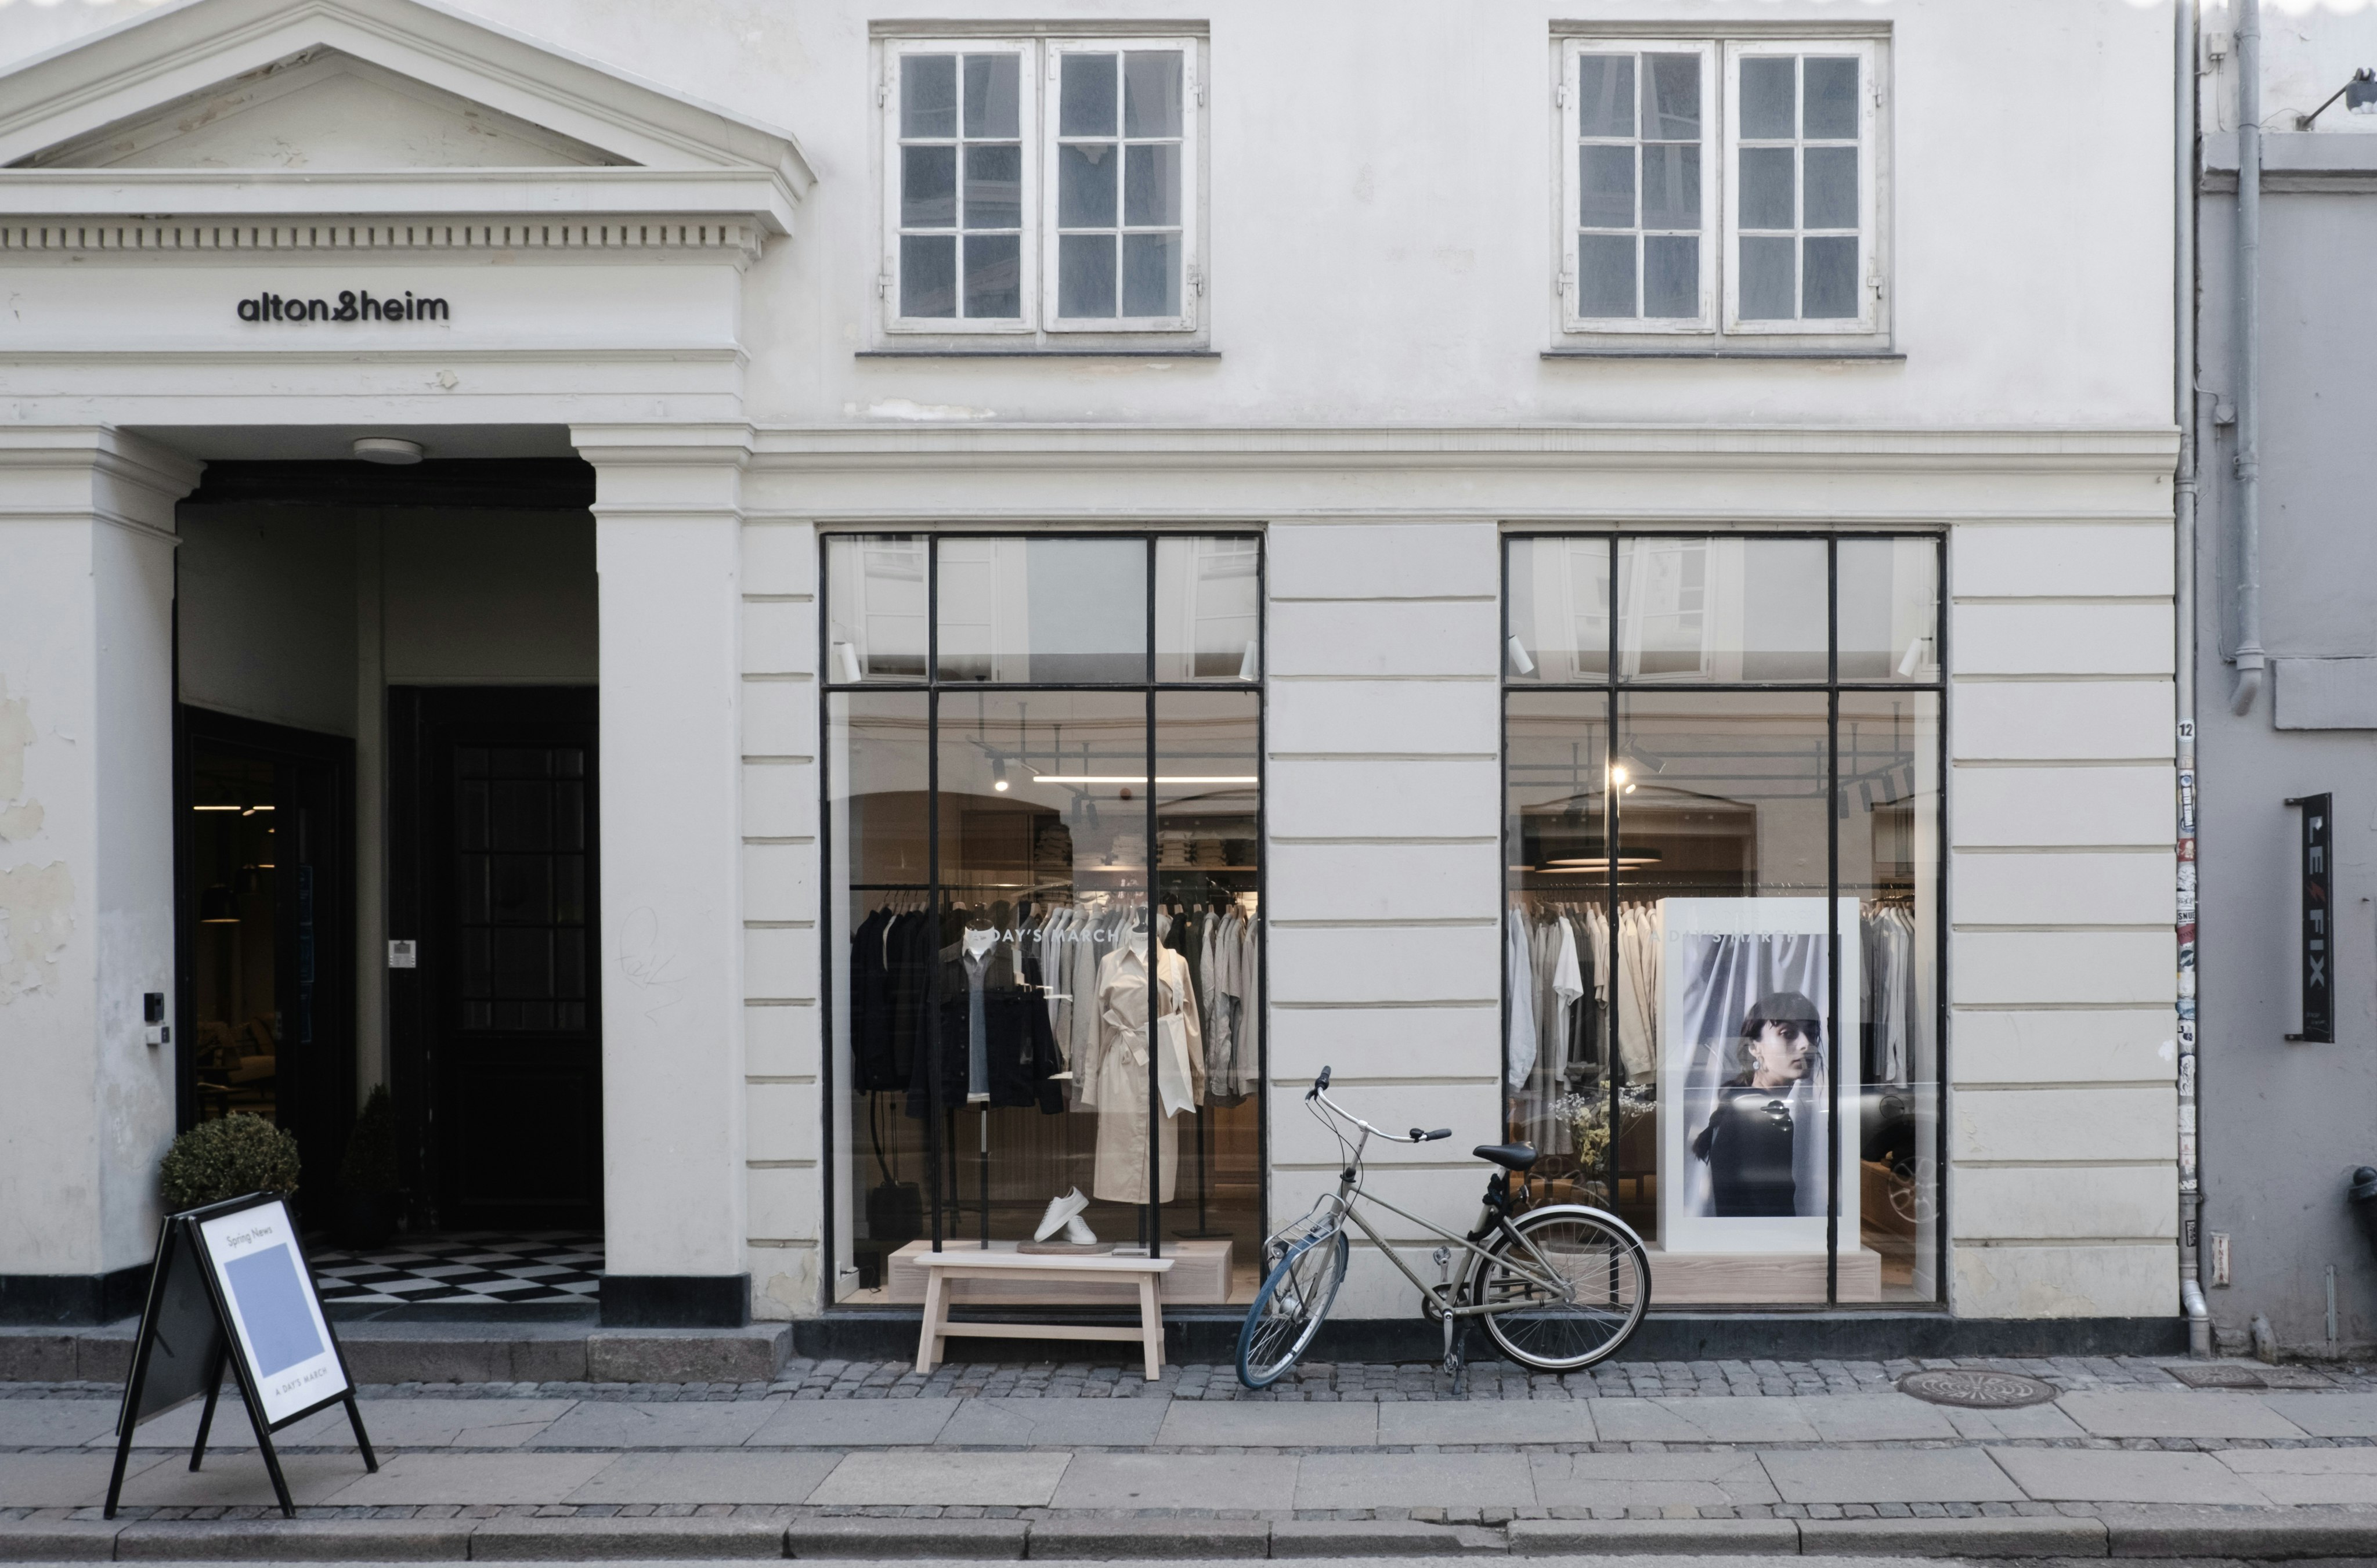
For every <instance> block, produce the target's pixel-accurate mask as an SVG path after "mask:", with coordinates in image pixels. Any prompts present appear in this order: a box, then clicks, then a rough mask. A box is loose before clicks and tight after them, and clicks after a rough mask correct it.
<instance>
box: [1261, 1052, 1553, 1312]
mask: <svg viewBox="0 0 2377 1568" xmlns="http://www.w3.org/2000/svg"><path fill="white" fill-rule="evenodd" d="M1305 1100H1306V1102H1307V1104H1308V1105H1318V1106H1320V1107H1325V1114H1324V1112H1323V1111H1320V1110H1316V1111H1315V1112H1314V1113H1313V1114H1314V1116H1315V1117H1316V1118H1317V1119H1320V1121H1321V1124H1322V1125H1323V1126H1325V1127H1328V1128H1329V1130H1330V1131H1331V1132H1332V1134H1333V1135H1335V1137H1336V1139H1337V1142H1338V1147H1339V1149H1340V1150H1341V1151H1345V1165H1344V1169H1342V1170H1341V1171H1339V1172H1338V1176H1337V1191H1335V1192H1333V1193H1331V1194H1330V1195H1328V1196H1326V1197H1324V1198H1322V1199H1321V1200H1320V1202H1319V1203H1315V1204H1314V1205H1313V1206H1312V1208H1311V1209H1310V1210H1308V1211H1307V1215H1306V1221H1308V1220H1309V1219H1310V1218H1311V1216H1312V1215H1316V1214H1318V1213H1319V1212H1320V1210H1321V1209H1322V1208H1323V1207H1324V1206H1325V1207H1333V1208H1334V1209H1335V1211H1336V1213H1335V1215H1334V1217H1333V1218H1332V1219H1331V1220H1329V1221H1328V1222H1326V1226H1325V1228H1323V1229H1319V1230H1315V1229H1312V1228H1310V1227H1308V1225H1307V1223H1306V1221H1299V1222H1298V1224H1297V1226H1296V1227H1292V1228H1299V1229H1303V1230H1304V1231H1305V1233H1306V1235H1307V1236H1308V1237H1312V1238H1325V1237H1328V1236H1332V1235H1334V1234H1336V1233H1337V1232H1339V1231H1341V1230H1343V1229H1344V1227H1345V1224H1346V1222H1347V1221H1351V1222H1352V1223H1353V1224H1354V1225H1356V1227H1360V1229H1361V1232H1362V1234H1363V1235H1364V1236H1365V1237H1367V1238H1368V1240H1369V1243H1370V1245H1371V1246H1373V1247H1375V1248H1377V1249H1378V1250H1379V1251H1380V1252H1382V1253H1384V1254H1385V1255H1386V1259H1387V1261H1388V1262H1389V1263H1392V1264H1394V1265H1395V1268H1396V1269H1397V1270H1398V1271H1399V1272H1400V1273H1401V1274H1402V1275H1403V1276H1404V1278H1405V1279H1408V1280H1410V1281H1411V1282H1412V1284H1413V1285H1414V1286H1415V1287H1417V1288H1418V1290H1419V1294H1420V1299H1421V1300H1423V1301H1425V1302H1427V1303H1429V1304H1430V1305H1429V1307H1428V1309H1427V1311H1428V1315H1429V1316H1430V1317H1431V1318H1434V1317H1438V1316H1441V1315H1445V1314H1450V1315H1451V1316H1452V1317H1456V1318H1475V1317H1484V1316H1487V1315H1488V1314H1491V1313H1496V1312H1506V1311H1512V1310H1513V1309H1515V1308H1517V1307H1518V1306H1520V1305H1521V1304H1522V1302H1521V1301H1518V1300H1511V1301H1502V1302H1492V1303H1487V1302H1480V1303H1479V1304H1477V1305H1475V1306H1469V1307H1464V1306H1459V1305H1456V1303H1457V1302H1458V1301H1459V1300H1460V1299H1461V1298H1462V1296H1463V1294H1464V1293H1465V1289H1466V1287H1467V1286H1468V1284H1469V1281H1470V1278H1471V1276H1472V1275H1473V1273H1474V1271H1475V1270H1476V1269H1477V1268H1478V1267H1479V1266H1481V1265H1482V1264H1485V1263H1491V1262H1494V1261H1496V1260H1495V1259H1494V1256H1493V1254H1492V1253H1490V1252H1488V1251H1486V1249H1485V1248H1484V1247H1482V1246H1480V1245H1479V1242H1481V1241H1482V1240H1484V1239H1487V1237H1491V1236H1507V1237H1509V1238H1510V1239H1511V1240H1512V1241H1513V1242H1515V1243H1517V1245H1518V1246H1519V1247H1523V1248H1524V1249H1525V1250H1526V1253H1527V1256H1528V1257H1530V1258H1532V1259H1533V1260H1534V1263H1535V1266H1534V1267H1530V1266H1528V1265H1526V1264H1524V1263H1520V1262H1519V1261H1518V1260H1517V1259H1516V1258H1514V1257H1512V1256H1511V1255H1509V1254H1506V1255H1505V1256H1504V1257H1503V1258H1502V1259H1501V1260H1500V1262H1501V1263H1502V1264H1503V1266H1504V1267H1505V1268H1508V1269H1510V1270H1511V1272H1512V1273H1514V1274H1516V1275H1519V1276H1520V1277H1521V1278H1523V1279H1524V1280H1525V1281H1526V1282H1527V1283H1528V1284H1530V1285H1533V1286H1535V1287H1537V1288H1540V1289H1543V1290H1547V1291H1548V1292H1550V1293H1551V1294H1552V1295H1554V1296H1557V1297H1560V1298H1562V1299H1573V1297H1574V1294H1575V1288H1574V1287H1573V1286H1571V1284H1570V1283H1569V1282H1568V1281H1567V1280H1566V1279H1565V1278H1563V1277H1562V1276H1561V1275H1560V1273H1559V1270H1558V1269H1556V1268H1554V1267H1553V1266H1552V1264H1551V1262H1550V1260H1548V1259H1547V1258H1546V1257H1545V1256H1544V1255H1543V1253H1542V1251H1539V1250H1538V1249H1537V1248H1536V1246H1535V1243H1534V1242H1532V1241H1530V1240H1528V1239H1527V1238H1526V1237H1525V1235H1524V1234H1523V1233H1522V1232H1521V1231H1520V1230H1519V1229H1518V1228H1517V1227H1515V1226H1513V1225H1511V1215H1510V1210H1509V1208H1508V1207H1507V1206H1506V1205H1502V1204H1498V1203H1495V1202H1494V1201H1493V1197H1492V1189H1491V1188H1490V1187H1489V1188H1488V1196H1487V1201H1486V1202H1485V1203H1483V1204H1482V1205H1481V1206H1480V1208H1479V1210H1478V1215H1477V1224H1476V1225H1475V1227H1473V1228H1472V1229H1471V1230H1470V1232H1469V1234H1468V1235H1467V1236H1459V1235H1456V1234H1454V1233H1453V1232H1451V1231H1450V1230H1447V1229H1445V1228H1444V1227H1442V1226H1439V1225H1438V1224H1436V1223H1435V1222H1434V1221H1432V1220H1427V1219H1423V1218H1422V1217H1420V1216H1419V1215H1415V1214H1413V1213H1412V1212H1411V1211H1410V1210H1409V1209H1404V1208H1399V1207H1397V1206H1396V1205H1395V1204H1393V1203H1389V1202H1387V1201H1386V1200H1385V1199H1384V1198H1380V1197H1378V1196H1376V1195H1375V1194H1369V1193H1366V1192H1365V1191H1364V1189H1363V1185H1362V1178H1363V1167H1362V1155H1363V1152H1364V1151H1365V1150H1367V1149H1368V1147H1369V1143H1370V1138H1371V1136H1372V1135H1373V1134H1376V1135H1377V1136H1379V1137H1381V1138H1392V1139H1394V1141H1395V1142H1397V1143H1425V1142H1427V1141H1428V1140H1427V1138H1426V1137H1425V1136H1424V1135H1422V1134H1421V1133H1420V1132H1419V1130H1418V1129H1416V1128H1415V1129H1413V1131H1412V1136H1410V1137H1404V1138H1397V1137H1396V1136H1395V1134H1393V1133H1392V1132H1385V1131H1380V1129H1378V1128H1375V1127H1373V1126H1371V1125H1370V1124H1369V1123H1368V1122H1367V1121H1364V1120H1363V1119H1361V1118H1360V1117H1358V1116H1356V1115H1354V1114H1353V1113H1352V1112H1351V1111H1348V1110H1347V1109H1346V1108H1345V1107H1343V1106H1341V1105H1339V1104H1338V1103H1337V1102H1336V1101H1334V1100H1332V1099H1331V1098H1330V1097H1329V1095H1328V1092H1327V1091H1326V1090H1324V1089H1321V1088H1319V1087H1317V1086H1316V1087H1315V1088H1314V1089H1313V1090H1312V1091H1311V1092H1310V1093H1309V1094H1308V1095H1305ZM1330 1116H1334V1117H1336V1118H1337V1119H1340V1120H1343V1121H1346V1122H1350V1123H1352V1124H1353V1125H1354V1126H1355V1127H1357V1128H1359V1129H1360V1130H1361V1132H1360V1135H1359V1136H1358V1137H1357V1138H1356V1139H1355V1140H1354V1142H1353V1144H1352V1146H1351V1148H1350V1150H1347V1146H1346V1141H1345V1134H1344V1131H1343V1130H1342V1129H1341V1128H1339V1127H1338V1126H1337V1125H1336V1123H1335V1122H1332V1121H1331V1120H1330V1119H1328V1118H1329V1117H1330ZM1508 1179H1509V1178H1508V1175H1507V1173H1502V1172H1498V1173H1497V1174H1496V1175H1495V1176H1494V1177H1493V1178H1490V1179H1489V1180H1492V1181H1499V1182H1502V1183H1505V1186H1504V1191H1508V1187H1507V1182H1508ZM1366 1197H1367V1198H1368V1202H1370V1203H1375V1204H1377V1205H1378V1206H1379V1207H1380V1208H1382V1209H1384V1210H1386V1211H1387V1212H1388V1213H1389V1214H1392V1215H1399V1216H1401V1217H1402V1218H1404V1219H1406V1220H1409V1221H1410V1222H1411V1223H1412V1224H1414V1225H1415V1226H1418V1227H1420V1228H1421V1229H1422V1230H1425V1231H1427V1233H1428V1234H1429V1235H1431V1236H1433V1237H1436V1238H1437V1239H1439V1240H1440V1241H1449V1242H1451V1244H1452V1245H1454V1246H1456V1247H1459V1248H1460V1249H1461V1250H1462V1251H1464V1252H1466V1253H1467V1254H1468V1257H1467V1258H1466V1259H1465V1260H1464V1261H1463V1265H1462V1269H1461V1273H1460V1275H1459V1276H1458V1277H1457V1278H1447V1279H1444V1280H1440V1281H1439V1282H1437V1283H1436V1284H1433V1285H1431V1284H1429V1283H1428V1282H1427V1281H1426V1280H1424V1279H1422V1278H1420V1276H1419V1275H1417V1274H1416V1273H1415V1272H1413V1270H1412V1267H1411V1265H1410V1264H1409V1263H1404V1259H1403V1254H1402V1253H1401V1252H1398V1251H1396V1250H1395V1249H1394V1247H1393V1246H1392V1245H1391V1244H1390V1243H1389V1242H1388V1241H1387V1239H1385V1238H1384V1237H1382V1236H1380V1234H1379V1233H1378V1230H1377V1229H1376V1228H1375V1227H1373V1226H1372V1225H1371V1224H1370V1222H1369V1220H1368V1217H1366V1216H1365V1215H1363V1213H1362V1212H1361V1210H1360V1209H1358V1208H1356V1207H1355V1203H1356V1201H1358V1200H1361V1199H1364V1198H1366ZM1283 1234H1284V1233H1283ZM1538 1271H1540V1272H1538ZM1439 1291H1441V1292H1443V1294H1442V1296H1441V1297H1440V1298H1439V1295H1438V1292H1439Z"/></svg>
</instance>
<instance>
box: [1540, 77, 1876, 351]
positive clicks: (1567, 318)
mask: <svg viewBox="0 0 2377 1568" xmlns="http://www.w3.org/2000/svg"><path fill="white" fill-rule="evenodd" d="M1877 65H1878V50H1877V46H1876V44H1875V42H1873V41H1871V40H1868V39H1857V38H1846V39H1839V40H1822V41H1796V42H1795V41H1788V40H1781V39H1759V40H1755V41H1749V42H1728V41H1719V40H1711V39H1651V38H1635V37H1618V38H1605V37H1578V38H1570V39H1567V40H1565V41H1563V44H1562V50H1561V87H1560V90H1559V95H1558V96H1559V107H1560V115H1561V136H1562V140H1563V143H1564V145H1565V156H1564V157H1563V160H1562V162H1563V165H1564V168H1563V174H1562V178H1561V182H1560V190H1561V200H1560V210H1561V223H1560V230H1561V256H1560V291H1559V292H1560V326H1561V329H1563V330H1564V331H1567V332H1571V333H1580V334H1585V333H1635V334H1639V333H1691V334H1710V335H1716V334H1725V333H1740V334H1748V335H1758V336H1762V337H1768V338H1772V337H1774V336H1776V335H1789V334H1812V335H1822V336H1824V337H1827V338H1837V337H1840V336H1843V335H1851V334H1862V335H1873V334H1878V333H1881V331H1883V330H1884V323H1883V293H1884V290H1883V281H1884V280H1883V271H1882V264H1883V243H1882V235H1881V232H1880V224H1879V221H1878V218H1877V214H1878V213H1879V211H1880V201H1879V187H1880V184H1881V180H1880V174H1881V171H1880V168H1879V166H1878V165H1879V162H1880V149H1879V147H1878V134H1877V126H1879V124H1880V118H1879V111H1880V106H1881V83H1880V77H1879V73H1878V69H1877Z"/></svg>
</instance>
